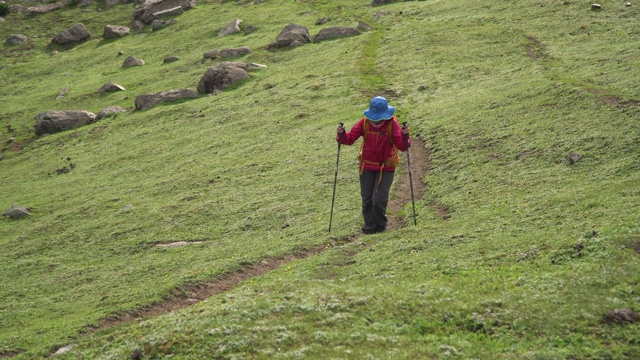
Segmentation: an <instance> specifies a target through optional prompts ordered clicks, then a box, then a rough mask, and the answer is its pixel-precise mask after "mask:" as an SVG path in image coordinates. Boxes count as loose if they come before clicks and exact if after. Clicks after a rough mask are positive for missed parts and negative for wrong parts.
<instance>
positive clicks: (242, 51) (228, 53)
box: [203, 46, 251, 59]
mask: <svg viewBox="0 0 640 360" xmlns="http://www.w3.org/2000/svg"><path fill="white" fill-rule="evenodd" d="M250 53H251V50H249V48H248V47H246V46H243V47H239V48H232V49H214V50H209V51H207V52H206V53H204V55H203V57H204V58H205V59H225V58H232V57H238V56H242V55H246V54H250Z"/></svg>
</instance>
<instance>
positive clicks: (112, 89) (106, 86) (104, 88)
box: [98, 81, 127, 93]
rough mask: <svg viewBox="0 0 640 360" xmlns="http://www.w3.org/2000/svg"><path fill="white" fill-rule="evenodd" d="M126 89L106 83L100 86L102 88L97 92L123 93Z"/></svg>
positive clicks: (110, 82) (111, 82)
mask: <svg viewBox="0 0 640 360" xmlns="http://www.w3.org/2000/svg"><path fill="white" fill-rule="evenodd" d="M125 90H127V89H125V88H124V87H122V86H120V85H118V84H116V83H114V82H113V81H109V82H108V83H106V84H104V85H102V87H101V88H100V89H98V92H101V93H102V92H115V91H125Z"/></svg>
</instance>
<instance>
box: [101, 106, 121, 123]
mask: <svg viewBox="0 0 640 360" xmlns="http://www.w3.org/2000/svg"><path fill="white" fill-rule="evenodd" d="M125 112H127V109H123V108H121V107H119V106H108V107H106V108H104V109H102V110H100V112H99V113H98V117H97V118H96V120H100V119H104V118H106V117H109V116H114V115H115V114H118V113H125Z"/></svg>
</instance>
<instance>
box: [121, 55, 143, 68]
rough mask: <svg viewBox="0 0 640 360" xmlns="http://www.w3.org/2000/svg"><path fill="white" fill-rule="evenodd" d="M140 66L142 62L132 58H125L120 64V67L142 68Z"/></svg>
mask: <svg viewBox="0 0 640 360" xmlns="http://www.w3.org/2000/svg"><path fill="white" fill-rule="evenodd" d="M142 65H144V60H142V59H138V58H136V57H133V56H129V57H127V58H126V59H124V62H123V63H122V66H124V67H131V66H142Z"/></svg>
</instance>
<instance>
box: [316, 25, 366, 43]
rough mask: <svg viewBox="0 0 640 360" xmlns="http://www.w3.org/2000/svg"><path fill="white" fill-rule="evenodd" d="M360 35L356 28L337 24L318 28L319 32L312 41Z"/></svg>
mask: <svg viewBox="0 0 640 360" xmlns="http://www.w3.org/2000/svg"><path fill="white" fill-rule="evenodd" d="M355 35H360V31H359V30H358V29H356V28H352V27H346V26H339V27H332V28H326V29H322V30H320V32H319V33H318V34H317V35H316V36H315V37H314V38H313V41H315V42H318V41H322V40H327V39H332V38H340V37H348V36H355Z"/></svg>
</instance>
